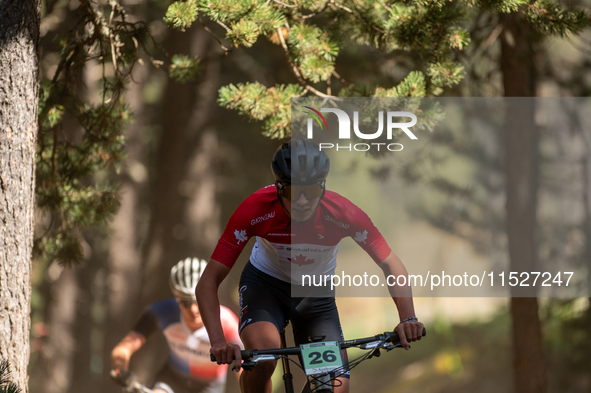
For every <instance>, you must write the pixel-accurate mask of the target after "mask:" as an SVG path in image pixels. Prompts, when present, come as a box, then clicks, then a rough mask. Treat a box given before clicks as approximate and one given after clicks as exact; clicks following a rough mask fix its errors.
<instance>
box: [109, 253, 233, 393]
mask: <svg viewBox="0 0 591 393" xmlns="http://www.w3.org/2000/svg"><path fill="white" fill-rule="evenodd" d="M206 265H207V262H206V261H205V260H203V259H202V260H199V259H197V258H193V259H191V258H187V259H185V260H184V261H180V262H179V263H177V264H176V265H175V266H174V267H173V268H172V269H171V271H170V289H171V290H172V293H173V294H174V299H168V300H163V301H159V302H156V303H154V304H152V305H151V306H150V307H148V309H147V310H146V311H145V312H144V314H143V315H142V316H141V317H140V319H139V321H138V322H137V323H136V325H135V326H134V327H133V329H132V330H131V331H130V332H129V333H128V334H127V335H126V336H125V337H124V338H123V339H122V340H121V342H119V344H117V346H116V347H115V348H113V351H112V352H111V367H112V369H113V370H115V375H117V379H119V380H121V381H125V380H127V379H128V378H130V373H129V371H128V370H129V361H130V358H131V356H132V355H133V354H134V353H135V352H136V351H138V350H139V349H140V348H141V347H142V346H143V345H144V344H145V342H146V339H147V338H148V337H149V336H150V335H151V334H152V333H154V332H155V331H156V330H160V331H161V332H162V333H163V334H164V337H165V338H166V341H167V343H168V348H169V357H168V361H167V363H166V365H165V366H164V367H163V368H162V370H160V372H159V373H158V374H157V375H156V378H155V381H156V382H155V384H154V387H153V390H154V392H155V393H223V392H224V390H225V385H226V374H227V373H226V370H227V365H221V366H220V365H217V364H215V363H212V362H211V360H210V340H209V337H208V335H207V331H206V330H205V327H204V325H203V321H202V319H201V314H200V312H199V307H198V306H197V302H196V300H195V287H196V285H197V283H198V281H199V279H200V278H201V274H202V273H203V271H204V269H205V266H206ZM219 313H220V316H221V323H222V329H223V334H224V338H225V340H227V341H228V342H231V343H233V344H235V345H238V346H240V347H242V343H241V342H240V338H239V337H238V318H237V317H236V315H235V314H234V313H233V312H232V311H230V310H229V309H228V308H226V307H223V306H220V307H219Z"/></svg>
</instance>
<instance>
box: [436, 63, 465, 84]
mask: <svg viewBox="0 0 591 393" xmlns="http://www.w3.org/2000/svg"><path fill="white" fill-rule="evenodd" d="M427 75H429V76H430V77H431V83H433V85H435V86H438V87H442V86H445V87H452V86H454V85H457V84H458V83H460V81H461V80H462V78H463V77H464V67H463V66H462V65H460V64H458V63H454V62H451V61H445V62H441V63H433V64H430V65H429V70H428V71H427Z"/></svg>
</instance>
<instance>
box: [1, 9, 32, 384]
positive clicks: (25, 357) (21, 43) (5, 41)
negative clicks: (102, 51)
mask: <svg viewBox="0 0 591 393" xmlns="http://www.w3.org/2000/svg"><path fill="white" fill-rule="evenodd" d="M39 10H40V2H39V1H38V0H33V1H22V0H0V15H1V17H2V23H0V357H1V358H4V359H6V360H8V362H9V363H10V372H11V374H12V379H13V380H14V381H15V382H16V383H17V384H18V385H19V386H20V387H21V389H22V390H23V392H27V391H28V386H27V383H28V381H27V364H28V362H29V330H30V325H31V321H30V315H29V314H30V307H31V274H30V273H31V251H32V247H33V212H34V190H35V150H36V139H37V105H38V102H37V101H38V97H39V81H38V53H37V45H38V41H39Z"/></svg>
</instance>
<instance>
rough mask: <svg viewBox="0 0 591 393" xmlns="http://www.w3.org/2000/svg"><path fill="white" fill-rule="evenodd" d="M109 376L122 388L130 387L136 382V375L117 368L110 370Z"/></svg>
mask: <svg viewBox="0 0 591 393" xmlns="http://www.w3.org/2000/svg"><path fill="white" fill-rule="evenodd" d="M110 375H111V378H113V379H114V380H115V382H117V383H118V384H119V385H121V386H123V387H127V386H129V385H131V384H132V383H133V382H134V381H135V380H136V375H135V374H134V373H132V372H131V371H127V370H121V369H118V368H115V369H113V370H111V373H110Z"/></svg>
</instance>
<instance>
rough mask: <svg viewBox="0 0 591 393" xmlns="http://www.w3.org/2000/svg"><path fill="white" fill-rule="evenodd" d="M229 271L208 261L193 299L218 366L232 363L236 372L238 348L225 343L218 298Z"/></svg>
mask: <svg viewBox="0 0 591 393" xmlns="http://www.w3.org/2000/svg"><path fill="white" fill-rule="evenodd" d="M230 269H231V268H230V267H228V266H226V265H223V264H221V263H220V262H218V261H216V260H214V259H210V260H209V263H208V264H207V267H206V268H205V270H204V271H203V274H202V275H201V278H200V279H199V283H198V284H197V288H195V297H196V298H197V304H198V305H199V312H200V313H201V318H203V324H204V325H205V329H206V330H207V334H208V336H209V341H210V343H211V350H210V351H211V353H212V354H213V355H214V356H215V358H216V359H217V361H218V364H230V363H232V362H233V361H234V366H235V367H236V370H237V371H238V370H239V369H240V364H241V357H240V346H238V345H236V344H233V343H228V342H227V341H226V337H225V336H224V331H223V329H222V322H221V319H220V299H219V297H218V289H219V287H220V284H221V283H222V281H224V279H225V278H226V276H227V275H228V273H229V272H230ZM233 359H236V360H233Z"/></svg>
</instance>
